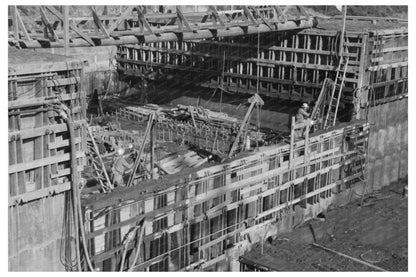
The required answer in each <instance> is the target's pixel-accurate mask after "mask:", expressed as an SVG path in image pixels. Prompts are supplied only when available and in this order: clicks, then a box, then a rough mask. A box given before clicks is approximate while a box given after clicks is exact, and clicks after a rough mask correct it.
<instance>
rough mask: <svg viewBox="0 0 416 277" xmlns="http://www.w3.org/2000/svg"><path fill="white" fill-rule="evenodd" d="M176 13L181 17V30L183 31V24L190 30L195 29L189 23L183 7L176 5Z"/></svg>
mask: <svg viewBox="0 0 416 277" xmlns="http://www.w3.org/2000/svg"><path fill="white" fill-rule="evenodd" d="M176 13H177V14H178V18H179V28H180V29H181V31H182V25H185V27H186V29H187V30H188V31H190V32H192V31H193V29H192V28H191V26H190V25H189V22H188V20H187V19H186V18H185V16H184V15H183V13H182V10H181V8H180V7H179V6H176Z"/></svg>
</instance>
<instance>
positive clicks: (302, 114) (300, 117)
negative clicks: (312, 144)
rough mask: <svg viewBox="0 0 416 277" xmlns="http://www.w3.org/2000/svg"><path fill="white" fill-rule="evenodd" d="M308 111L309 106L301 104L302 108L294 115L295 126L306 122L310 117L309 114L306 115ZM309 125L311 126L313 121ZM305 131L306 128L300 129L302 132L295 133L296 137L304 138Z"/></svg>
mask: <svg viewBox="0 0 416 277" xmlns="http://www.w3.org/2000/svg"><path fill="white" fill-rule="evenodd" d="M308 111H309V105H308V104H307V103H303V104H302V106H301V107H300V108H299V109H298V112H297V113H296V118H295V119H296V123H297V124H299V123H303V122H305V121H306V120H308V118H309V117H310V115H311V114H310V113H308ZM311 124H313V121H311ZM305 130H306V127H303V128H302V130H300V131H297V135H296V136H297V137H300V136H302V135H303V136H305Z"/></svg>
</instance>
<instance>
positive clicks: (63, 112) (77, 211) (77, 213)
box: [55, 105, 95, 271]
mask: <svg viewBox="0 0 416 277" xmlns="http://www.w3.org/2000/svg"><path fill="white" fill-rule="evenodd" d="M55 111H57V112H58V113H59V115H60V116H61V117H62V118H63V119H64V120H65V121H66V123H67V125H68V130H69V137H70V145H71V180H72V194H73V197H74V220H75V229H76V232H75V241H76V244H77V247H76V250H77V262H79V263H78V270H79V271H82V270H81V261H80V257H81V253H80V249H79V233H78V232H79V231H80V230H81V237H82V245H83V248H84V252H85V257H86V260H87V264H88V267H89V268H90V270H91V271H95V270H94V268H93V266H92V263H91V260H90V258H89V256H88V249H87V244H86V239H85V230H84V226H82V228H80V227H79V225H78V223H80V224H82V209H81V201H80V200H81V199H80V193H79V190H78V184H79V179H78V174H77V171H78V169H77V156H76V147H75V129H74V124H73V120H72V117H71V114H70V111H69V110H68V108H67V107H66V106H64V105H61V109H55ZM78 220H79V221H78ZM82 225H83V224H82Z"/></svg>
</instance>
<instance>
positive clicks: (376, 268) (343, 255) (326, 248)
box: [312, 243, 388, 272]
mask: <svg viewBox="0 0 416 277" xmlns="http://www.w3.org/2000/svg"><path fill="white" fill-rule="evenodd" d="M312 246H315V247H317V248H320V249H322V250H325V251H327V252H329V253H332V254H336V255H338V256H341V257H344V258H347V259H349V260H351V261H354V262H356V263H360V264H362V265H365V266H368V267H371V268H372V269H375V270H378V271H384V272H387V271H388V270H385V269H384V268H381V267H378V266H375V265H373V264H370V263H367V262H365V261H362V260H360V259H357V258H354V257H351V256H349V255H346V254H344V253H341V252H338V251H335V250H332V249H329V248H328V247H325V246H322V245H320V244H317V243H312Z"/></svg>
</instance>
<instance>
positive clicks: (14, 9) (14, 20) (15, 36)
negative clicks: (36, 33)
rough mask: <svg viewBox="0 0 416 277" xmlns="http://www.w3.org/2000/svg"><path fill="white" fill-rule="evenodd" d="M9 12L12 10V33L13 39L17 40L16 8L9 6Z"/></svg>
mask: <svg viewBox="0 0 416 277" xmlns="http://www.w3.org/2000/svg"><path fill="white" fill-rule="evenodd" d="M11 10H12V14H13V16H12V23H13V31H14V38H15V39H19V23H18V22H17V21H18V19H17V7H16V6H11Z"/></svg>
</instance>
